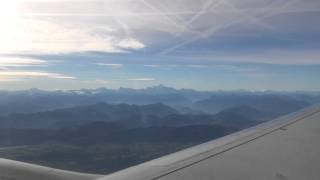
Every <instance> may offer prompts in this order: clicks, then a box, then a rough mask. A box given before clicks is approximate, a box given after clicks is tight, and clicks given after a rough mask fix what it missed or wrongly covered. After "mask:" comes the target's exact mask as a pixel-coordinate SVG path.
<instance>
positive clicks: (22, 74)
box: [0, 71, 75, 79]
mask: <svg viewBox="0 0 320 180" xmlns="http://www.w3.org/2000/svg"><path fill="white" fill-rule="evenodd" d="M26 77H31V78H40V77H45V78H53V79H75V78H74V77H72V76H66V75H63V74H58V73H49V72H38V71H0V79H7V78H8V79H11V78H26Z"/></svg>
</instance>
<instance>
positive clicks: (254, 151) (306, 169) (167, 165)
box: [0, 106, 320, 180]
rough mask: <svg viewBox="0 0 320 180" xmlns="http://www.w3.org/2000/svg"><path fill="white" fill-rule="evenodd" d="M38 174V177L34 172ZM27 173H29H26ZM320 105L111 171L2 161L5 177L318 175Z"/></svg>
mask: <svg viewBox="0 0 320 180" xmlns="http://www.w3.org/2000/svg"><path fill="white" fill-rule="evenodd" d="M33 174H35V175H36V176H34V177H33ZM24 175H25V176H24ZM319 178H320V106H312V107H309V108H306V109H303V110H301V111H299V112H296V113H293V114H290V115H287V116H284V117H282V118H278V119H275V120H273V121H269V122H267V123H264V124H261V125H258V126H255V127H252V128H249V129H246V130H243V131H240V132H237V133H234V134H231V135H228V136H225V137H223V138H220V139H217V140H213V141H210V142H208V143H204V144H201V145H198V146H195V147H192V148H189V149H186V150H183V151H180V152H177V153H173V154H171V155H167V156H164V157H161V158H158V159H155V160H152V161H149V162H146V163H143V164H140V165H137V166H134V167H131V168H128V169H125V170H122V171H119V172H116V173H113V174H110V175H107V176H99V175H90V174H79V173H74V172H68V171H61V170H55V169H49V168H45V167H40V166H34V165H29V164H26V163H18V162H14V161H8V160H1V161H0V180H9V179H10V180H33V179H37V180H41V179H46V180H47V179H50V180H67V179H68V180H69V179H71V180H73V179H79V180H82V179H83V180H90V179H97V180H177V179H179V180H213V179H223V180H243V179H245V180H257V179H259V180H261V179H266V180H271V179H274V180H295V179H296V180H301V179H304V180H318V179H319Z"/></svg>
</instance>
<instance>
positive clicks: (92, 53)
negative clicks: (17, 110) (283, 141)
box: [0, 0, 320, 91]
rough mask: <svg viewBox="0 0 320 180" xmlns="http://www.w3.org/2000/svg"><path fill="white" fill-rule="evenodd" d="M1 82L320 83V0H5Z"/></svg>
mask: <svg viewBox="0 0 320 180" xmlns="http://www.w3.org/2000/svg"><path fill="white" fill-rule="evenodd" d="M0 7H1V8H0V12H1V13H0V17H2V18H0V24H1V25H0V26H1V28H0V29H1V30H0V38H1V40H2V41H1V42H0V89H9V90H17V89H28V88H34V87H35V88H41V89H48V90H55V89H80V88H98V87H107V88H119V87H131V88H144V87H148V86H154V85H159V84H163V85H167V86H171V87H176V88H192V89H199V90H235V89H247V90H288V91H293V90H316V91H318V90H320V80H319V77H320V51H319V50H320V42H319V40H320V21H319V18H318V17H320V1H317V0H305V1H292V0H278V1H273V0H243V1H237V0H199V1H194V0H163V1H157V0H138V1H137V0H105V1H99V0H55V1H53V0H12V1H9V2H6V1H3V2H1V3H0Z"/></svg>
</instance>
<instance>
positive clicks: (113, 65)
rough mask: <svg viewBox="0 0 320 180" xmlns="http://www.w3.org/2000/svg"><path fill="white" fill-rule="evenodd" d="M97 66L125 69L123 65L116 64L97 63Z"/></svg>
mask: <svg viewBox="0 0 320 180" xmlns="http://www.w3.org/2000/svg"><path fill="white" fill-rule="evenodd" d="M95 65H98V66H106V67H110V68H114V69H116V68H121V67H123V64H115V63H95Z"/></svg>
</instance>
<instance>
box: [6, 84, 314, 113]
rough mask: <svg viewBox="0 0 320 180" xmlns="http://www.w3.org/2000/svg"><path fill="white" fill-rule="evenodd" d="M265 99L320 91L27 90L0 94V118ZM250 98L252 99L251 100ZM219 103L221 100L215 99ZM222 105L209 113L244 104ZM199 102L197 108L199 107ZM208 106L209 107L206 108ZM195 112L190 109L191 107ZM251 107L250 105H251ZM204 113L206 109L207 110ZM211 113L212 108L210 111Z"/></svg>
mask: <svg viewBox="0 0 320 180" xmlns="http://www.w3.org/2000/svg"><path fill="white" fill-rule="evenodd" d="M239 96H243V97H249V98H250V97H259V96H261V97H267V98H270V97H272V96H277V98H279V97H281V96H285V97H287V98H288V99H291V100H297V101H301V102H306V103H316V102H320V92H277V91H264V92H251V91H196V90H192V89H174V88H170V87H166V86H163V85H159V86H153V87H149V88H145V89H130V88H119V89H117V90H113V89H107V88H98V89H81V90H70V91H60V90H58V91H44V90H39V89H30V90H25V91H0V116H5V115H10V114H14V113H35V112H41V111H49V110H54V109H58V108H59V109H61V108H69V107H73V106H82V105H90V104H94V103H99V102H105V103H109V104H121V103H125V104H136V105H146V104H155V103H162V104H165V105H169V106H172V107H175V108H176V109H179V110H180V111H181V112H184V113H189V111H190V112H191V111H193V112H194V113H197V112H202V108H204V109H205V110H206V108H205V107H203V106H206V105H202V106H201V102H202V101H206V100H208V99H210V98H211V99H212V98H218V99H219V98H220V99H222V100H224V101H226V102H227V101H239V100H238V99H237V97H239ZM228 99H230V100H228ZM251 99H252V98H251ZM219 101H221V100H219ZM226 102H225V103H223V104H220V105H224V106H220V105H219V107H220V108H219V109H218V110H217V108H215V109H216V110H215V111H214V112H211V113H217V112H218V111H221V110H223V109H225V108H230V107H231V105H232V106H239V105H245V104H244V103H234V102H233V104H232V103H230V104H229V105H228V106H225V104H226ZM199 103H200V105H199ZM210 106H212V105H210ZM194 107H195V108H196V109H193V108H194ZM252 107H254V106H252ZM207 110H208V109H207ZM210 111H212V109H211V110H210Z"/></svg>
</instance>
